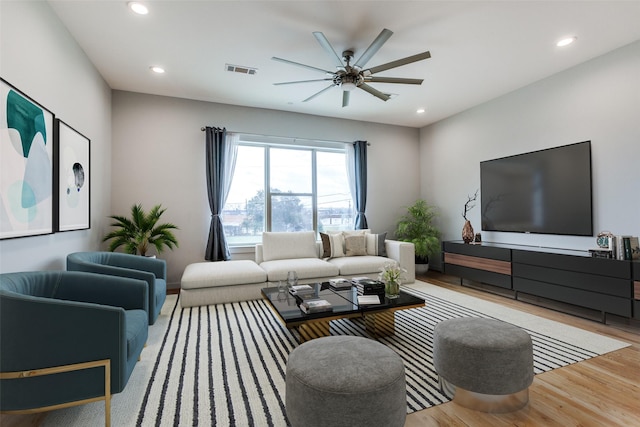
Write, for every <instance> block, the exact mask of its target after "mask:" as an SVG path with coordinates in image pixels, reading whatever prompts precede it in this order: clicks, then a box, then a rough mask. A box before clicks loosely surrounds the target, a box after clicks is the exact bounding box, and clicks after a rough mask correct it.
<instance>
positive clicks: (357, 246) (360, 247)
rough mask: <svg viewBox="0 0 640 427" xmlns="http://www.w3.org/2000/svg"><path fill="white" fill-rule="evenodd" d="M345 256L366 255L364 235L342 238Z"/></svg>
mask: <svg viewBox="0 0 640 427" xmlns="http://www.w3.org/2000/svg"><path fill="white" fill-rule="evenodd" d="M344 246H345V248H346V249H347V256H361V255H366V254H367V241H366V240H365V236H364V234H361V235H355V236H347V237H345V238H344Z"/></svg>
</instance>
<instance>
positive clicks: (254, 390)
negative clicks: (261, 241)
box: [114, 286, 624, 426]
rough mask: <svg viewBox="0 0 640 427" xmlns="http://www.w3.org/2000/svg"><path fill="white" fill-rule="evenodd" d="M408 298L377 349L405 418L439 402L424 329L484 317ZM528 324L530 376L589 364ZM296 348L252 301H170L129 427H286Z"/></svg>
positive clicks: (346, 325)
mask: <svg viewBox="0 0 640 427" xmlns="http://www.w3.org/2000/svg"><path fill="white" fill-rule="evenodd" d="M406 289H408V288H406ZM409 291H410V292H412V293H414V294H415V295H417V296H419V297H421V298H424V299H425V301H426V305H425V307H423V308H418V309H411V310H401V311H398V312H396V321H395V326H396V334H395V336H391V337H387V338H381V339H380V342H382V343H384V344H385V345H387V346H389V347H390V348H392V349H393V350H394V351H396V352H397V353H398V354H399V355H400V356H401V357H402V359H403V360H404V362H405V368H406V375H407V412H408V413H411V412H414V411H418V410H421V409H425V408H428V407H431V406H434V405H438V404H441V403H444V402H446V401H448V399H447V398H446V397H445V396H444V395H443V394H442V393H441V392H440V391H439V389H438V386H437V375H436V373H435V371H434V368H433V362H432V346H433V328H434V326H435V325H436V324H437V323H438V322H440V321H442V320H445V319H451V318H456V317H492V316H491V315H487V314H485V313H482V312H480V311H477V310H476V306H474V305H473V304H471V305H469V304H467V305H466V306H463V305H460V304H457V303H454V302H452V301H450V300H448V299H445V298H442V297H441V296H435V295H433V294H431V293H429V292H425V291H424V290H421V288H420V287H419V286H418V287H414V288H412V289H409ZM471 298H472V297H471ZM476 300H477V299H476ZM477 301H481V300H477ZM168 302H169V300H168ZM471 307H473V308H471ZM165 308H166V307H165ZM503 309H504V310H510V309H506V308H503ZM511 311H515V310H511ZM493 317H496V316H493ZM529 317H531V318H532V319H533V320H527V321H526V322H527V323H528V324H527V325H525V326H523V325H518V326H520V327H524V329H526V330H527V332H529V333H530V334H531V336H532V340H533V347H534V368H535V373H536V374H537V373H541V372H546V371H549V370H551V369H555V368H559V367H562V366H566V365H568V364H572V363H576V362H579V361H582V360H586V359H588V358H591V357H594V356H597V355H598V354H599V353H598V351H595V350H593V349H589V348H588V346H582V345H576V344H572V343H569V342H567V340H566V339H563V338H566V337H563V336H562V333H560V334H553V333H549V332H547V331H544V332H541V331H540V330H539V328H536V324H537V322H536V321H535V319H540V318H539V317H536V316H530V315H529ZM547 322H549V321H547ZM331 334H332V335H342V334H348V335H359V336H368V335H367V332H366V330H365V328H364V324H363V322H362V321H360V320H355V321H353V320H337V321H333V322H331ZM588 334H590V336H593V337H595V338H597V337H600V336H599V335H596V334H591V333H588ZM558 335H559V336H558ZM600 338H603V339H605V340H606V339H607V338H606V337H600ZM592 340H593V338H592ZM618 343H619V342H618ZM619 344H620V346H619V347H623V346H624V343H619ZM297 345H298V342H297V340H296V337H295V336H294V335H292V333H291V332H290V331H288V330H287V329H286V328H284V327H283V326H282V324H281V323H280V321H279V319H278V318H277V317H276V316H275V314H274V313H273V312H272V311H271V309H270V308H269V306H268V305H267V303H266V302H264V301H262V300H256V301H248V302H242V303H233V304H220V305H213V306H206V307H194V308H188V309H181V308H180V305H179V303H178V302H177V300H176V303H175V306H173V307H172V309H171V312H170V317H169V319H168V322H167V327H166V332H165V333H164V336H163V337H162V342H161V343H160V345H159V350H158V355H157V357H156V359H155V362H154V365H153V369H152V371H151V374H150V378H149V380H148V383H147V384H146V388H145V389H144V393H142V394H141V396H140V399H141V403H140V404H139V407H138V411H137V418H136V420H135V424H131V425H137V426H151V425H156V426H164V425H166V426H171V425H173V426H178V425H217V426H286V425H288V422H287V419H286V413H285V406H284V393H285V370H286V362H287V357H288V355H289V353H290V352H291V351H292V350H293V349H294V348H295V347H296V346H297ZM619 347H618V348H619ZM611 349H616V348H615V345H614V346H613V347H611ZM611 349H609V350H607V351H611ZM602 352H603V351H600V353H602ZM604 352H606V351H604ZM125 391H126V390H125ZM114 408H115V407H114Z"/></svg>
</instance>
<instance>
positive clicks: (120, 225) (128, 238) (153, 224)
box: [102, 204, 178, 256]
mask: <svg viewBox="0 0 640 427" xmlns="http://www.w3.org/2000/svg"><path fill="white" fill-rule="evenodd" d="M165 210H166V209H163V208H162V205H156V206H154V207H153V208H152V209H151V210H150V211H149V213H146V212H145V211H144V209H143V208H142V205H141V204H136V205H133V206H132V207H131V218H127V217H124V216H119V215H111V216H110V217H109V218H111V219H114V220H115V222H113V223H112V224H111V226H112V227H117V229H116V230H113V231H111V232H110V233H109V234H107V235H106V236H105V237H104V239H102V241H103V242H106V241H107V240H110V239H113V240H111V243H109V250H110V251H111V252H113V251H115V250H116V249H117V248H119V247H120V246H124V251H125V252H126V253H129V254H134V255H136V254H140V255H143V256H145V255H146V254H147V251H148V250H149V247H150V246H154V247H155V248H156V251H157V252H158V253H161V252H162V251H163V250H164V248H165V246H166V247H168V248H169V249H173V248H174V247H177V246H178V241H177V240H176V237H175V236H174V235H173V233H172V231H171V230H177V229H178V227H176V226H175V225H174V224H171V223H164V224H158V221H159V220H160V217H161V216H162V214H163V213H164V211H165Z"/></svg>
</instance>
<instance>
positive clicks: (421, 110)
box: [416, 108, 425, 114]
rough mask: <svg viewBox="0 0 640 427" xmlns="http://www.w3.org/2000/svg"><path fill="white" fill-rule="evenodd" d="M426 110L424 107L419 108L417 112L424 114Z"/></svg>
mask: <svg viewBox="0 0 640 427" xmlns="http://www.w3.org/2000/svg"><path fill="white" fill-rule="evenodd" d="M424 111H425V110H424V108H418V109H417V110H416V113H418V114H422V113H424Z"/></svg>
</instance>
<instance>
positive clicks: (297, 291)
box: [289, 285, 315, 295]
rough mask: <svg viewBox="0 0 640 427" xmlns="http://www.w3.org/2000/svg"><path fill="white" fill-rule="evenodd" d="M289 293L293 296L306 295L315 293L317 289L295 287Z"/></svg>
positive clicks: (304, 286)
mask: <svg viewBox="0 0 640 427" xmlns="http://www.w3.org/2000/svg"><path fill="white" fill-rule="evenodd" d="M289 292H290V293H291V295H304V294H312V293H314V292H315V289H314V288H313V287H311V286H309V285H293V286H291V288H290V290H289Z"/></svg>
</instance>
